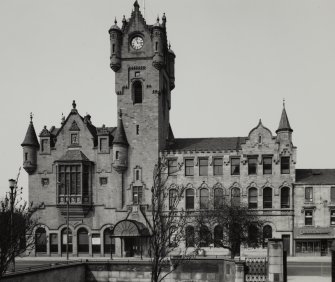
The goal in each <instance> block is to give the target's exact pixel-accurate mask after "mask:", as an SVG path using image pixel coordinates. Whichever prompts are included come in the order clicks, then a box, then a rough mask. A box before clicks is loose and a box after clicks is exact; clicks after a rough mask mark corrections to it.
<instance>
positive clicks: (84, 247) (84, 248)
mask: <svg viewBox="0 0 335 282" xmlns="http://www.w3.org/2000/svg"><path fill="white" fill-rule="evenodd" d="M77 234H78V235H77V240H78V253H88V249H89V242H88V232H87V230H86V229H85V228H80V229H79V230H78V233H77Z"/></svg>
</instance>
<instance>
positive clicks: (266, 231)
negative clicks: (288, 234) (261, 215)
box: [263, 225, 272, 248]
mask: <svg viewBox="0 0 335 282" xmlns="http://www.w3.org/2000/svg"><path fill="white" fill-rule="evenodd" d="M271 238H272V227H271V226H270V225H265V226H264V227H263V248H265V247H266V246H267V245H268V241H269V239H271Z"/></svg>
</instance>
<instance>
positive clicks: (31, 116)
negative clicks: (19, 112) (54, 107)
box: [30, 113, 33, 123]
mask: <svg viewBox="0 0 335 282" xmlns="http://www.w3.org/2000/svg"><path fill="white" fill-rule="evenodd" d="M30 123H33V113H30Z"/></svg>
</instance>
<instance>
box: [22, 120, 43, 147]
mask: <svg viewBox="0 0 335 282" xmlns="http://www.w3.org/2000/svg"><path fill="white" fill-rule="evenodd" d="M21 146H32V147H39V146H40V145H39V143H38V139H37V135H36V131H35V128H34V124H33V122H32V121H31V122H30V123H29V126H28V129H27V133H26V136H25V137H24V140H23V142H22V144H21Z"/></svg>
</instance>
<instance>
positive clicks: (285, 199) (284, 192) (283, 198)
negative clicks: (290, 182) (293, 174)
mask: <svg viewBox="0 0 335 282" xmlns="http://www.w3.org/2000/svg"><path fill="white" fill-rule="evenodd" d="M280 192H281V194H280V205H281V208H282V209H285V208H289V207H290V188H288V187H283V188H282V189H281V191H280Z"/></svg>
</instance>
